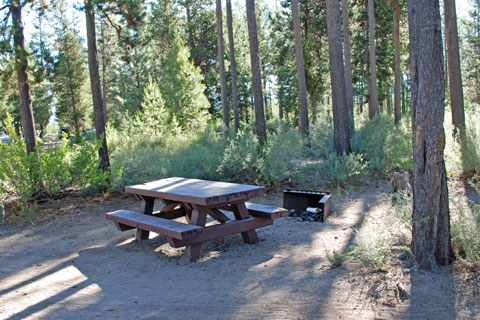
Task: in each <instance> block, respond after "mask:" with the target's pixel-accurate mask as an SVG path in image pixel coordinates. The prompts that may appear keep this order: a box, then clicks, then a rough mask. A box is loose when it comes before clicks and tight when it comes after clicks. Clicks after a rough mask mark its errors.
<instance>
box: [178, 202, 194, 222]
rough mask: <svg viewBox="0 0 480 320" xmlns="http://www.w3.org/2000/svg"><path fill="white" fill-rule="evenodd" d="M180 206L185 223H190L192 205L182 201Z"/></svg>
mask: <svg viewBox="0 0 480 320" xmlns="http://www.w3.org/2000/svg"><path fill="white" fill-rule="evenodd" d="M180 206H181V207H182V209H183V211H184V212H185V220H187V223H191V219H192V206H191V205H189V204H188V203H182V204H180Z"/></svg>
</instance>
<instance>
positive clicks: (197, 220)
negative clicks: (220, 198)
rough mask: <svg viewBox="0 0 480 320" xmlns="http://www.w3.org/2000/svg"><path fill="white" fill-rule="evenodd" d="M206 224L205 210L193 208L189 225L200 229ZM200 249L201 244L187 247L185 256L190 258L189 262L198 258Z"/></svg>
mask: <svg viewBox="0 0 480 320" xmlns="http://www.w3.org/2000/svg"><path fill="white" fill-rule="evenodd" d="M206 222H207V210H206V209H203V208H198V207H197V206H193V210H192V216H191V219H190V224H194V225H196V226H200V227H205V223H206ZM201 248H202V243H196V244H192V245H190V246H187V256H188V257H189V258H190V261H195V260H197V259H198V258H200V249H201Z"/></svg>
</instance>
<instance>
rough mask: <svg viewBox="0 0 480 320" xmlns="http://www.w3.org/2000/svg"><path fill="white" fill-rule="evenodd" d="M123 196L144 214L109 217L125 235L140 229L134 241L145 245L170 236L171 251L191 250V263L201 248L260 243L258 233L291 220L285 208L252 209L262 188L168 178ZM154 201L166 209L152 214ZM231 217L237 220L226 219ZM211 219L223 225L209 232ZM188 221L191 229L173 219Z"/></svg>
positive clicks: (136, 187) (121, 213) (256, 206)
mask: <svg viewBox="0 0 480 320" xmlns="http://www.w3.org/2000/svg"><path fill="white" fill-rule="evenodd" d="M125 191H126V192H127V193H129V194H133V195H135V196H136V197H137V198H138V199H140V200H141V210H140V212H133V211H127V210H119V211H115V212H111V213H107V219H110V220H113V221H114V222H115V224H116V225H117V227H118V229H119V230H121V231H124V230H128V229H132V228H137V233H136V239H137V240H139V241H141V240H146V239H148V237H149V232H150V231H153V232H156V233H160V234H163V235H166V236H167V240H168V242H169V244H170V245H171V246H172V247H175V248H178V247H183V246H187V250H186V252H187V255H188V256H189V257H190V259H191V260H196V259H198V258H199V257H200V249H201V246H202V243H203V242H204V241H207V240H211V239H215V238H222V237H224V236H226V235H230V234H235V233H241V234H242V237H243V241H244V242H246V243H252V244H253V243H258V236H257V233H256V231H255V229H257V228H260V227H264V226H267V225H271V224H273V220H274V219H276V218H279V217H284V216H286V215H288V211H287V210H286V209H283V208H276V207H271V206H265V205H259V204H254V203H248V202H247V200H249V199H251V198H253V197H257V196H261V195H263V194H264V193H265V188H264V187H262V186H254V185H245V184H237V183H227V182H217V181H208V180H200V179H189V178H179V177H173V178H166V179H161V180H157V181H152V182H148V183H144V184H139V185H134V186H127V187H125ZM155 200H160V201H161V202H162V203H163V207H162V209H161V210H160V211H159V212H154V211H153V210H154V203H155ZM222 210H223V211H231V212H233V215H234V217H235V220H233V221H231V220H230V218H229V217H228V216H227V215H225V214H224V212H222ZM207 216H211V217H212V218H213V219H215V220H216V221H218V222H219V223H217V224H214V225H209V226H205V224H206V222H207ZM180 217H185V220H186V222H187V223H183V222H179V221H176V220H173V219H176V218H180Z"/></svg>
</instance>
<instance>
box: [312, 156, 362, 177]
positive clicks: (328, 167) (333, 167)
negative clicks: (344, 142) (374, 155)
mask: <svg viewBox="0 0 480 320" xmlns="http://www.w3.org/2000/svg"><path fill="white" fill-rule="evenodd" d="M306 170H308V171H312V172H316V173H317V174H318V175H320V176H321V177H322V178H324V179H328V180H330V181H331V182H333V183H334V184H340V185H345V184H347V183H348V182H355V181H358V180H359V179H362V178H364V177H366V176H367V175H368V163H367V162H366V161H365V159H364V157H363V156H362V155H361V154H355V153H350V154H348V155H347V154H343V155H337V154H336V153H335V152H332V153H329V154H327V156H326V158H325V159H324V160H323V161H321V162H320V163H318V164H315V165H313V166H311V167H307V168H306Z"/></svg>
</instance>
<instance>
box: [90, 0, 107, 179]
mask: <svg viewBox="0 0 480 320" xmlns="http://www.w3.org/2000/svg"><path fill="white" fill-rule="evenodd" d="M85 20H86V24H87V46H88V69H89V71H90V85H91V89H92V98H93V109H94V113H95V130H96V137H97V139H102V147H101V148H100V149H99V150H98V155H99V157H100V169H102V170H107V169H109V168H110V159H109V157H108V148H107V137H106V136H105V114H104V113H103V102H102V91H101V87H100V75H99V72H98V59H97V39H96V35H95V15H94V11H93V3H92V1H91V0H85Z"/></svg>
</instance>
